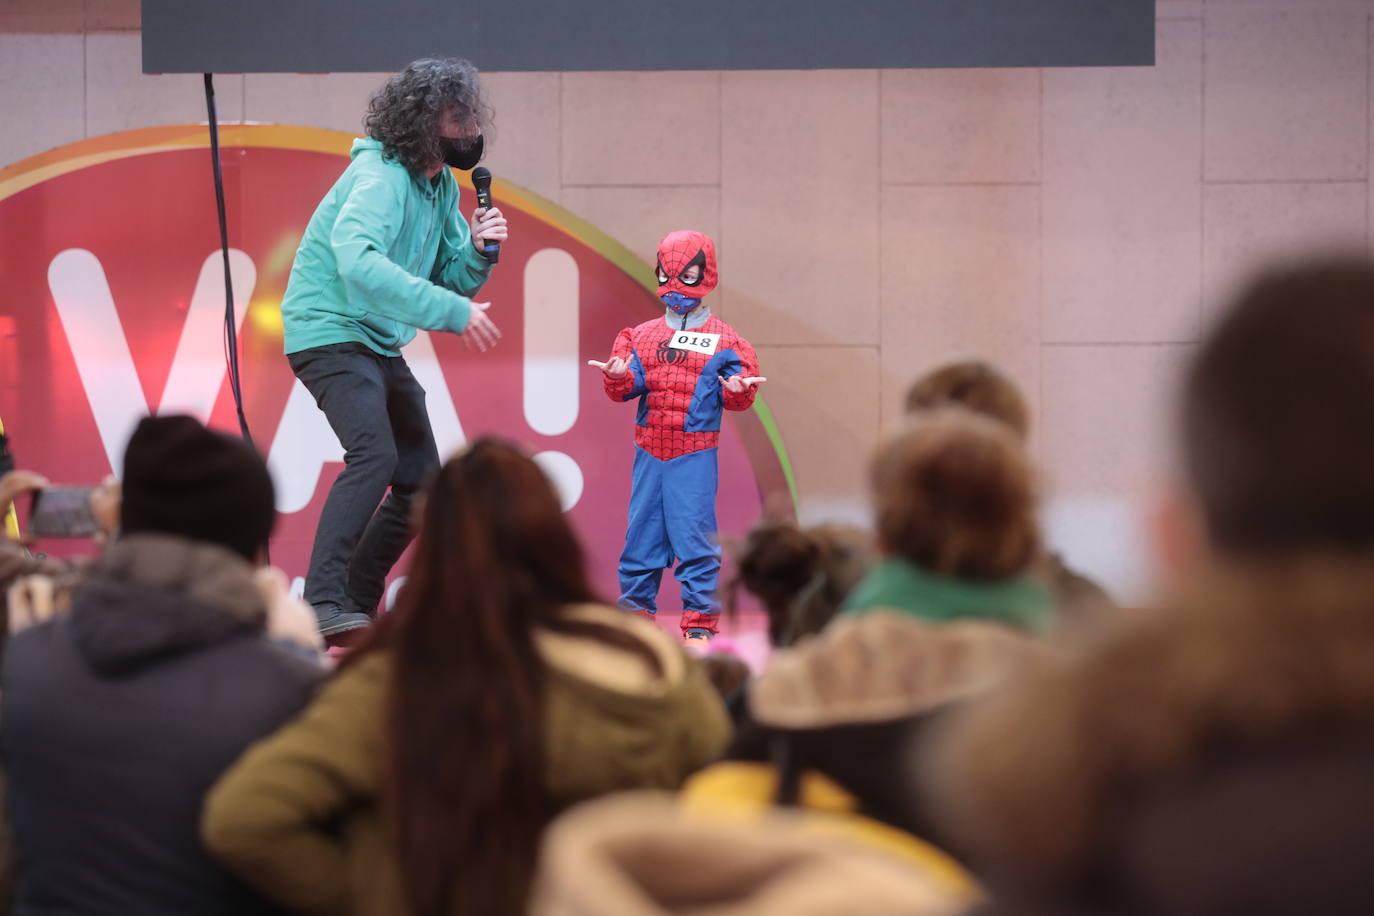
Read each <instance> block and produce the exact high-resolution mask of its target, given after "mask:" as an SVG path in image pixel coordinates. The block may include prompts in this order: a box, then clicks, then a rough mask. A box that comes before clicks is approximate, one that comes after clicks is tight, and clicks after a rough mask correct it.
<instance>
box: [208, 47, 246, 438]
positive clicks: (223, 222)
mask: <svg viewBox="0 0 1374 916" xmlns="http://www.w3.org/2000/svg"><path fill="white" fill-rule="evenodd" d="M205 108H206V111H207V113H208V114H209V118H210V159H211V161H212V162H213V163H214V167H215V204H216V206H217V207H218V208H219V244H220V251H221V253H222V254H223V255H224V344H225V359H226V362H227V363H228V366H229V391H230V392H231V393H232V394H233V396H234V409H235V410H236V411H237V412H238V418H239V432H240V433H241V434H242V435H243V439H244V441H245V442H247V443H248V444H249V445H252V444H253V435H252V433H250V432H249V431H248V417H247V416H246V415H245V414H244V412H243V389H242V388H241V387H240V385H239V334H238V322H236V321H235V320H234V278H233V276H232V275H231V274H230V271H229V223H228V219H227V217H226V216H225V209H224V172H223V171H222V169H221V168H220V161H219V119H218V118H217V117H216V115H215V83H214V77H213V76H212V75H211V74H209V73H207V74H205Z"/></svg>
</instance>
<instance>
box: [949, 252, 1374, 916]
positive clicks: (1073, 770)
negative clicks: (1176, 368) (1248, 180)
mask: <svg viewBox="0 0 1374 916" xmlns="http://www.w3.org/2000/svg"><path fill="white" fill-rule="evenodd" d="M1223 314H1224V317H1223V318H1222V319H1221V321H1220V323H1219V325H1218V326H1217V327H1216V328H1215V329H1214V330H1213V331H1212V332H1211V333H1210V334H1209V335H1208V337H1207V339H1206V340H1205V341H1204V342H1203V344H1202V345H1201V347H1200V350H1199V352H1198V353H1197V355H1196V357H1195V358H1194V360H1193V362H1192V364H1191V366H1190V367H1189V369H1188V371H1187V374H1186V378H1185V386H1184V395H1183V403H1182V409H1181V415H1182V423H1181V427H1182V442H1183V453H1184V459H1185V465H1186V469H1187V475H1188V483H1189V490H1190V492H1189V493H1187V494H1183V495H1182V496H1181V498H1180V499H1179V500H1177V501H1175V502H1174V503H1173V505H1172V507H1171V508H1170V509H1169V510H1168V511H1166V512H1164V513H1162V518H1163V519H1164V522H1163V523H1162V525H1161V537H1160V543H1161V547H1162V552H1163V555H1164V556H1165V557H1166V558H1167V559H1168V560H1170V561H1171V562H1172V564H1173V567H1174V568H1175V569H1176V570H1177V572H1178V579H1179V582H1180V583H1181V585H1180V586H1179V590H1180V595H1179V597H1177V598H1176V599H1175V600H1173V601H1171V602H1170V604H1169V607H1168V609H1167V610H1165V611H1163V612H1161V613H1159V614H1156V615H1152V616H1151V617H1150V618H1147V619H1144V620H1141V621H1138V622H1137V623H1136V624H1135V625H1134V626H1133V627H1131V628H1129V629H1127V630H1125V631H1123V632H1121V633H1119V634H1117V635H1116V637H1115V638H1114V639H1112V640H1111V641H1110V642H1108V643H1107V644H1105V645H1103V646H1101V647H1100V648H1098V649H1097V650H1096V651H1094V652H1092V653H1091V654H1089V655H1087V656H1086V657H1083V658H1081V659H1076V660H1066V661H1065V663H1063V664H1062V665H1060V666H1058V667H1055V668H1052V669H1051V670H1048V671H1046V672H1045V673H1043V674H1041V675H1040V676H1038V677H1037V678H1035V679H1033V680H1031V682H1030V683H1028V684H1027V685H1025V686H1023V687H1020V688H1019V689H1017V690H1015V691H1007V692H1005V693H1003V694H1000V695H999V696H998V697H997V699H996V700H995V701H994V702H992V703H990V704H989V705H988V707H987V708H986V709H984V710H982V711H980V712H979V714H978V715H976V716H974V717H972V718H971V720H970V721H969V722H967V723H966V724H964V725H963V726H962V727H961V728H960V729H959V730H958V731H957V733H956V734H955V735H954V736H953V738H952V740H951V743H950V745H949V747H948V748H947V749H946V751H945V753H944V754H943V755H942V756H941V766H940V767H939V768H938V769H937V771H936V772H937V780H936V786H937V795H938V796H939V797H941V798H943V799H945V800H946V803H947V806H948V811H947V816H948V819H949V824H950V826H951V829H953V830H956V831H957V832H958V833H959V834H960V835H961V837H962V838H963V841H964V842H965V843H966V844H967V846H968V848H969V849H971V850H972V851H973V852H974V853H975V854H976V861H977V862H978V864H979V865H980V866H981V867H982V869H983V870H984V871H985V872H986V873H987V874H988V876H989V877H990V879H991V880H992V882H993V883H994V886H995V887H996V888H997V890H998V891H999V892H1000V897H1001V903H1000V904H999V905H997V907H996V908H995V910H993V911H994V912H997V913H1069V912H1072V913H1102V914H1106V913H1113V914H1115V913H1131V914H1139V916H1153V914H1188V916H1221V914H1235V913H1246V914H1250V916H1268V914H1309V913H1321V914H1323V916H1340V914H1356V913H1369V912H1371V911H1374V870H1371V869H1370V868H1369V863H1368V852H1367V851H1368V849H1369V848H1370V847H1371V845H1372V844H1374V793H1371V792H1370V791H1369V778H1370V777H1369V774H1370V772H1371V771H1374V597H1372V596H1374V564H1371V559H1370V558H1371V557H1374V474H1371V473H1370V467H1371V466H1374V424H1372V423H1370V419H1369V405H1370V404H1371V403H1374V267H1371V265H1370V264H1368V263H1366V262H1365V261H1363V260H1358V261H1329V262H1321V263H1312V264H1308V265H1304V266H1299V267H1294V268H1291V269H1286V270H1282V271H1278V272H1275V273H1272V274H1269V275H1267V276H1264V277H1261V278H1259V279H1258V280H1257V281H1256V282H1255V283H1254V284H1253V285H1251V286H1250V287H1249V288H1248V289H1246V290H1245V291H1244V292H1243V294H1242V295H1241V296H1240V298H1239V300H1238V301H1237V302H1236V303H1234V304H1233V305H1232V307H1231V308H1229V309H1228V310H1226V311H1225V312H1224V313H1223Z"/></svg>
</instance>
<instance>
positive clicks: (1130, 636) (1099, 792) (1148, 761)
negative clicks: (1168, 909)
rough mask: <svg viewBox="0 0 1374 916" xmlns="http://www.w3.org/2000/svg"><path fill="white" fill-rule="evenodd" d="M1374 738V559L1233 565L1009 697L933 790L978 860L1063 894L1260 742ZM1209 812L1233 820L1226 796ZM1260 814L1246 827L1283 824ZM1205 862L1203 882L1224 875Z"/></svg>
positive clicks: (956, 742)
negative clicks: (1167, 806) (1144, 817)
mask: <svg viewBox="0 0 1374 916" xmlns="http://www.w3.org/2000/svg"><path fill="white" fill-rule="evenodd" d="M1372 738H1374V564H1370V563H1369V560H1368V558H1358V559H1352V560H1337V559H1318V558H1307V559H1302V560H1294V561H1289V562H1285V563H1283V564H1272V565H1270V566H1267V567H1264V568H1250V569H1228V570H1216V571H1214V572H1212V573H1210V574H1208V576H1207V577H1206V578H1205V579H1204V580H1202V581H1200V582H1199V583H1198V584H1197V585H1196V586H1195V587H1193V588H1192V589H1190V590H1189V591H1188V592H1187V593H1186V594H1185V595H1184V596H1183V597H1182V598H1181V599H1180V600H1178V601H1176V602H1173V603H1172V606H1171V608H1170V609H1169V610H1167V611H1162V612H1159V613H1157V614H1155V615H1153V616H1151V617H1148V618H1145V619H1143V620H1141V621H1139V622H1138V623H1137V624H1135V625H1132V626H1130V627H1128V628H1125V629H1123V630H1122V631H1120V632H1118V633H1117V634H1116V635H1115V636H1113V637H1112V638H1111V639H1110V640H1109V641H1107V642H1106V643H1104V644H1103V645H1101V646H1098V647H1097V648H1096V649H1094V650H1092V651H1090V652H1088V653H1086V654H1085V655H1083V656H1081V657H1079V658H1077V659H1076V660H1070V661H1066V662H1064V663H1062V664H1057V665H1054V666H1050V667H1047V668H1046V669H1045V670H1043V671H1041V672H1040V673H1038V674H1036V675H1035V676H1034V677H1033V678H1031V679H1030V680H1029V682H1028V683H1027V684H1025V685H1024V686H1023V687H1019V688H1018V689H1014V690H1007V691H1004V692H1002V693H1000V694H999V695H998V696H997V697H996V698H995V699H994V700H992V701H990V702H989V703H987V704H986V705H984V706H983V707H982V708H980V709H979V710H977V711H976V712H974V713H973V714H972V715H970V716H968V717H967V718H966V720H965V721H963V722H962V723H960V724H959V725H958V726H957V727H956V728H955V729H954V730H953V731H952V733H951V734H950V735H949V736H948V740H947V741H946V742H945V744H944V746H943V748H942V750H941V752H940V753H939V755H938V757H937V759H936V760H935V761H934V766H933V767H932V768H931V776H932V781H933V790H934V791H933V792H932V794H933V795H934V796H935V797H937V798H939V799H941V800H942V807H943V809H944V810H943V819H944V821H945V823H946V824H947V826H948V827H949V829H950V830H951V831H952V832H953V833H954V834H955V835H956V836H957V837H958V838H959V839H960V841H961V846H963V847H965V848H968V849H971V850H972V851H973V852H974V853H975V860H976V861H977V862H979V863H980V864H981V865H984V866H986V867H987V868H988V869H989V870H990V871H991V872H992V873H993V874H994V875H996V876H1001V877H1003V878H1004V879H1005V880H1006V881H1007V882H1008V883H1009V884H1011V885H1013V886H1018V887H1021V888H1024V889H1027V890H1028V891H1029V892H1030V893H1032V894H1046V895H1051V896H1057V895H1063V894H1065V893H1068V892H1070V891H1071V890H1072V889H1074V888H1076V887H1080V886H1081V884H1082V882H1084V881H1085V880H1089V879H1088V877H1087V876H1088V875H1089V874H1090V873H1092V872H1093V871H1094V869H1096V868H1098V867H1099V866H1101V864H1102V863H1101V859H1102V857H1103V856H1104V855H1112V853H1111V852H1104V850H1108V849H1112V848H1115V849H1118V850H1119V849H1120V848H1121V847H1122V845H1123V844H1127V845H1129V844H1130V843H1131V842H1132V840H1131V839H1130V838H1129V837H1128V838H1125V839H1123V831H1128V828H1127V827H1126V826H1125V825H1127V824H1130V825H1132V829H1133V828H1134V827H1135V826H1138V825H1139V821H1138V820H1132V818H1135V817H1137V816H1138V815H1139V813H1140V802H1141V801H1142V800H1151V801H1153V800H1156V799H1158V797H1159V793H1161V792H1168V791H1174V790H1175V789H1176V788H1178V787H1180V786H1189V785H1193V784H1195V782H1196V780H1197V778H1198V776H1199V774H1215V773H1216V772H1217V771H1218V769H1219V768H1220V769H1221V772H1222V775H1223V780H1224V778H1225V773H1227V772H1230V771H1229V770H1226V769H1225V768H1226V767H1232V766H1235V765H1237V764H1240V765H1244V764H1245V762H1246V761H1248V760H1251V759H1253V758H1255V757H1256V755H1257V754H1259V755H1266V754H1272V753H1273V752H1275V751H1276V750H1277V751H1285V749H1294V748H1296V749H1299V750H1301V751H1302V752H1303V753H1307V752H1308V751H1309V750H1310V749H1312V748H1318V749H1322V748H1327V747H1334V748H1336V749H1337V753H1343V752H1344V751H1343V750H1341V749H1342V748H1344V747H1346V746H1347V745H1348V744H1349V743H1350V742H1361V741H1363V742H1369V741H1370V740H1371V739H1372ZM1271 777H1272V773H1270V774H1267V775H1266V778H1271ZM1280 779H1282V777H1280ZM1190 780H1193V781H1194V783H1190V782H1189V781H1190ZM1209 785H1210V784H1209ZM1309 786H1310V781H1309V782H1306V783H1303V784H1302V785H1301V788H1302V789H1303V790H1304V791H1306V789H1307V788H1308V787H1309ZM1289 788H1290V789H1291V788H1298V786H1297V785H1296V784H1295V785H1294V786H1291V787H1289ZM1207 791H1209V792H1210V791H1211V789H1210V788H1209V789H1208V790H1207ZM1283 794H1284V793H1283V792H1264V793H1259V794H1257V796H1256V798H1257V799H1265V800H1267V799H1271V798H1275V797H1277V796H1280V795H1283ZM1208 797H1209V798H1211V799H1213V800H1215V797H1216V795H1215V794H1214V795H1210V796H1208ZM1176 801H1177V800H1176V799H1175V801H1174V804H1175V806H1176ZM1238 807H1239V809H1240V810H1244V809H1245V805H1244V803H1243V802H1242V803H1241V804H1240V805H1239V806H1238ZM1294 807H1296V806H1294ZM1197 810H1198V811H1199V812H1201V811H1202V807H1201V806H1197ZM1228 810H1233V809H1228ZM1205 816H1206V817H1207V818H1209V821H1208V822H1209V823H1212V824H1215V823H1217V822H1218V818H1219V817H1220V818H1222V819H1223V820H1226V819H1227V815H1221V814H1218V813H1217V811H1216V808H1215V807H1214V808H1212V809H1211V810H1210V811H1209V813H1208V814H1206V815H1205ZM1254 821H1255V822H1254V824H1253V825H1251V824H1249V823H1246V824H1243V825H1242V824H1237V825H1236V832H1237V833H1238V834H1240V835H1242V836H1243V835H1244V833H1245V831H1250V832H1252V833H1253V832H1255V831H1257V830H1260V831H1262V830H1271V831H1272V830H1276V829H1278V828H1277V827H1276V825H1274V824H1271V823H1267V822H1264V821H1263V818H1262V817H1259V816H1257V817H1256V818H1255V819H1254ZM1187 823H1188V821H1187V819H1186V818H1183V819H1181V820H1180V821H1177V822H1176V823H1175V835H1176V836H1182V835H1185V834H1186V833H1187V832H1188V831H1187V827H1186V826H1182V827H1181V828H1180V825H1184V824H1187ZM1280 841H1282V836H1280ZM1199 845H1201V844H1199ZM1208 850H1209V847H1203V849H1202V851H1201V853H1200V856H1201V857H1203V858H1206V857H1207V856H1209V855H1210V852H1209V851H1208ZM1194 864H1195V863H1194ZM1253 864H1254V863H1251V865H1253ZM1162 870H1167V868H1165V869H1162ZM1263 871H1264V870H1263V869H1262V868H1260V869H1255V868H1250V869H1248V870H1247V871H1246V872H1245V875H1246V880H1247V881H1250V880H1254V879H1257V878H1261V877H1263ZM1160 872H1161V869H1158V868H1157V869H1155V873H1156V874H1159V873H1160ZM1256 872H1258V873H1256ZM1205 873H1206V872H1205V869H1204V871H1203V872H1202V873H1199V872H1197V871H1196V870H1194V871H1193V877H1194V879H1196V880H1198V883H1199V885H1200V886H1205V885H1209V884H1214V883H1215V879H1214V878H1212V877H1209V878H1206V879H1205V880H1204V879H1202V878H1200V877H1199V874H1205ZM1193 911H1194V910H1190V912H1193ZM1196 911H1197V912H1203V911H1204V910H1196ZM1208 911H1209V912H1210V910H1208ZM1226 911H1227V912H1231V911H1232V910H1226ZM1238 911H1245V912H1250V910H1238ZM1313 912H1316V910H1313ZM1332 912H1334V910H1332Z"/></svg>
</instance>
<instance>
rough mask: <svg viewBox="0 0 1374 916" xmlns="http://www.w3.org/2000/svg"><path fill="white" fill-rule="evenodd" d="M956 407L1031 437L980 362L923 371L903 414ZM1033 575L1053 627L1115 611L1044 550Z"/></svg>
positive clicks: (1017, 408) (1065, 628) (1021, 403)
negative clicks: (1048, 598)
mask: <svg viewBox="0 0 1374 916" xmlns="http://www.w3.org/2000/svg"><path fill="white" fill-rule="evenodd" d="M949 406H958V407H964V408H966V409H968V410H972V411H974V412H975V413H979V414H982V415H983V416H987V417H992V418H993V419H994V420H1001V421H1002V422H1003V423H1005V424H1007V426H1009V427H1011V429H1013V430H1014V431H1015V432H1016V434H1017V436H1019V437H1020V438H1021V440H1022V441H1023V442H1024V441H1025V440H1027V439H1029V438H1030V429H1031V423H1030V408H1029V407H1027V405H1026V400H1025V398H1024V397H1022V395H1021V392H1020V390H1019V389H1018V388H1017V387H1016V385H1015V383H1013V382H1012V380H1011V379H1009V378H1007V377H1006V376H1005V375H1003V374H1002V373H1001V372H999V371H998V370H997V369H996V368H994V367H993V366H991V365H989V364H988V363H985V362H982V361H980V360H966V361H963V362H952V363H945V364H944V365H942V366H938V367H936V368H935V369H932V370H931V371H930V372H927V373H926V374H925V375H923V376H921V377H920V378H918V379H917V380H916V381H915V382H913V383H912V385H911V388H910V389H908V390H907V396H906V410H907V413H908V414H913V413H916V412H919V411H923V410H932V409H934V408H938V407H949ZM1037 574H1038V575H1039V576H1040V578H1041V579H1042V580H1043V581H1044V582H1045V584H1046V585H1048V586H1049V589H1050V593H1051V594H1052V595H1053V596H1054V606H1055V629H1056V631H1058V632H1061V633H1067V634H1070V635H1078V634H1080V633H1082V632H1084V631H1087V630H1090V629H1093V628H1095V627H1096V626H1097V625H1099V624H1100V623H1102V622H1103V621H1104V620H1105V619H1108V618H1111V617H1114V616H1115V615H1114V614H1113V613H1112V612H1113V611H1115V610H1116V607H1115V605H1114V604H1113V602H1112V599H1111V597H1110V596H1108V594H1107V592H1106V591H1105V590H1104V589H1103V588H1102V587H1101V586H1100V585H1098V584H1097V583H1096V582H1094V581H1092V580H1091V579H1089V578H1088V577H1087V576H1084V575H1083V574H1082V573H1079V572H1076V571H1074V570H1073V569H1071V568H1070V567H1069V566H1068V564H1067V563H1065V562H1064V559H1063V557H1061V556H1060V555H1059V554H1057V553H1053V552H1048V551H1047V552H1046V553H1045V554H1044V556H1043V557H1042V558H1041V560H1040V562H1039V564H1038V565H1037Z"/></svg>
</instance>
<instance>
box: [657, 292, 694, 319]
mask: <svg viewBox="0 0 1374 916" xmlns="http://www.w3.org/2000/svg"><path fill="white" fill-rule="evenodd" d="M663 304H664V305H666V306H668V308H670V309H672V310H673V311H674V312H677V313H678V314H679V315H686V314H687V313H688V312H690V311H692V310H693V309H695V308H696V307H697V306H698V305H701V300H700V299H693V298H692V297H691V296H684V295H682V293H664V294H663Z"/></svg>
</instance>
